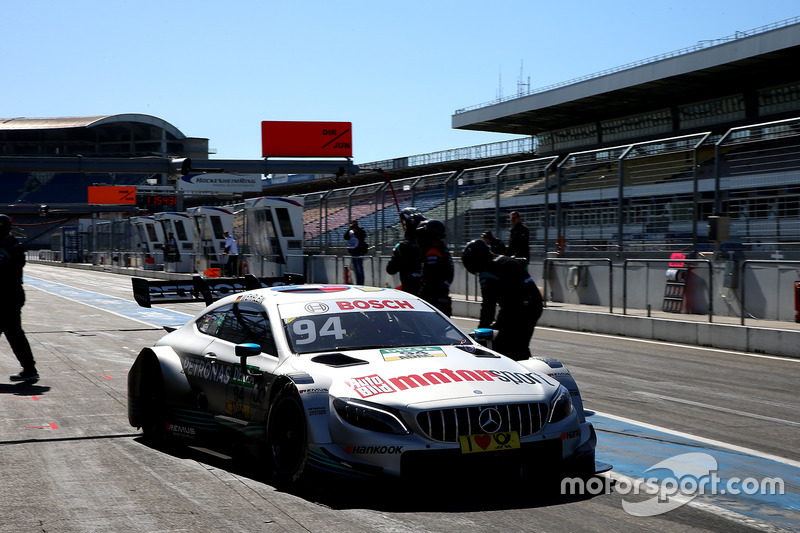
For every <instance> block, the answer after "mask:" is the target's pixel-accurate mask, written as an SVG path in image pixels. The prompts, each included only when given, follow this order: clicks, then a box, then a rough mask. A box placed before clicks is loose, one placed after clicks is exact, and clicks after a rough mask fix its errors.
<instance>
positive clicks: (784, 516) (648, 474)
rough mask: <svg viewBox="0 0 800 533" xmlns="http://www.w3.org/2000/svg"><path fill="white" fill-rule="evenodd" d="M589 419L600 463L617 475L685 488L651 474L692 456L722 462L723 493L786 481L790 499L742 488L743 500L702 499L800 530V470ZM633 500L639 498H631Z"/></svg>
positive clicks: (665, 475)
mask: <svg viewBox="0 0 800 533" xmlns="http://www.w3.org/2000/svg"><path fill="white" fill-rule="evenodd" d="M587 419H588V420H589V421H591V422H592V424H593V425H594V427H595V430H596V431H597V450H596V455H597V460H598V461H602V462H605V463H609V464H611V465H613V467H614V469H613V471H614V472H616V473H618V474H622V475H625V476H628V477H631V478H633V479H636V480H638V479H650V478H658V479H659V482H663V481H664V480H665V479H673V480H677V481H678V482H680V481H681V477H680V475H678V474H676V473H673V472H672V471H670V470H669V469H664V468H658V469H653V470H650V471H648V469H649V468H651V467H652V466H653V465H656V464H657V463H659V462H661V461H664V460H665V459H669V458H672V457H675V456H678V455H681V454H687V453H705V454H708V455H711V456H712V457H714V459H716V461H717V465H718V467H717V469H716V470H715V471H713V474H715V475H716V476H717V477H718V478H719V479H720V480H721V481H720V483H719V485H718V489H722V490H725V489H726V488H727V487H728V481H730V480H731V479H733V478H738V479H739V480H745V479H755V480H758V481H759V482H760V481H762V480H764V479H766V478H780V479H782V480H783V481H784V490H785V492H784V494H766V493H765V494H761V493H759V492H757V493H755V494H745V489H747V487H746V486H742V485H741V484H739V485H738V487H737V488H739V489H740V490H741V493H740V494H730V493H726V494H721V493H719V491H717V494H714V495H709V494H703V493H702V491H698V492H699V493H700V494H701V496H699V497H698V498H697V499H698V501H702V502H708V503H712V504H713V505H715V506H717V507H721V508H723V509H726V510H728V511H731V512H734V513H736V514H739V515H743V516H746V517H750V518H754V519H757V520H759V521H761V522H763V523H767V524H770V525H775V526H778V527H782V528H786V529H787V530H789V531H795V530H796V529H797V525H798V524H799V523H800V468H798V467H796V466H793V465H790V464H785V463H781V462H778V461H773V460H771V459H767V458H763V457H757V456H753V455H748V454H747V453H745V452H742V451H735V450H729V449H725V448H723V447H719V446H714V445H712V444H709V443H705V442H702V441H697V440H692V439H690V438H687V437H683V436H679V435H674V434H672V433H668V432H662V431H657V430H655V429H650V428H645V427H642V426H637V425H633V424H630V423H626V422H622V421H619V420H615V419H613V418H609V417H605V416H602V415H600V414H593V415H591V416H589V417H587ZM765 437H767V435H766V434H765ZM767 438H768V437H767ZM734 486H736V485H734ZM706 492H708V491H706ZM747 492H750V491H749V490H748V491H747ZM765 492H767V491H765ZM628 499H631V500H633V499H635V498H633V497H631V496H629V497H628ZM639 499H642V498H641V497H639Z"/></svg>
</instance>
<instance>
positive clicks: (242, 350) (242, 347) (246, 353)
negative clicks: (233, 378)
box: [234, 342, 263, 377]
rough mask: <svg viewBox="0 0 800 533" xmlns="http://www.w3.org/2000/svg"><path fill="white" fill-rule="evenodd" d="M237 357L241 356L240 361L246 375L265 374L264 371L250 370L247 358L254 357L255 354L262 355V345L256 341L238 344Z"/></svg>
mask: <svg viewBox="0 0 800 533" xmlns="http://www.w3.org/2000/svg"><path fill="white" fill-rule="evenodd" d="M234 350H235V353H236V357H238V358H239V361H240V362H241V365H242V373H243V374H244V375H246V376H252V377H261V376H262V375H263V373H262V372H259V371H255V372H254V371H253V370H250V369H249V368H248V366H247V358H248V357H252V356H254V355H261V346H260V345H258V344H256V343H254V342H245V343H243V344H237V345H236V348H234Z"/></svg>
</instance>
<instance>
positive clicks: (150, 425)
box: [139, 362, 167, 445]
mask: <svg viewBox="0 0 800 533" xmlns="http://www.w3.org/2000/svg"><path fill="white" fill-rule="evenodd" d="M154 366H155V367H154ZM148 367H149V368H145V369H144V372H143V375H142V383H141V389H140V396H139V403H140V405H141V411H140V412H141V418H140V421H141V424H142V435H143V437H144V439H145V440H146V441H147V442H149V443H150V444H153V445H162V444H164V442H165V441H166V437H167V430H166V419H165V418H164V409H165V408H166V406H165V405H164V397H165V395H164V382H163V379H162V377H161V369H160V368H158V363H157V362H156V364H155V365H148Z"/></svg>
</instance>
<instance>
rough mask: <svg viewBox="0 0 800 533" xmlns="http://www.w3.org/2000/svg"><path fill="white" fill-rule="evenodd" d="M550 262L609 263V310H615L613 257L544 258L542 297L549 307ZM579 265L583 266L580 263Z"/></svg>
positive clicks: (610, 311) (611, 311)
mask: <svg viewBox="0 0 800 533" xmlns="http://www.w3.org/2000/svg"><path fill="white" fill-rule="evenodd" d="M550 263H607V264H608V312H609V313H613V312H614V298H613V297H614V264H613V262H612V261H611V259H608V258H597V257H593V258H574V257H572V258H569V259H566V258H564V259H558V258H556V259H551V258H549V257H548V258H546V259H545V260H544V266H543V268H544V276H543V278H544V281H543V282H542V290H543V291H544V297H543V298H542V299H543V301H544V305H545V307H547V278H548V277H549V276H548V273H549V270H548V268H550V267H549V265H550ZM578 266H581V265H580V264H579V265H578Z"/></svg>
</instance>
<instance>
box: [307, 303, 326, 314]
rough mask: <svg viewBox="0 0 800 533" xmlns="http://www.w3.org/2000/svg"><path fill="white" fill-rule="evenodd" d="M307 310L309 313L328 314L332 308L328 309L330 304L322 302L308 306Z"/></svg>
mask: <svg viewBox="0 0 800 533" xmlns="http://www.w3.org/2000/svg"><path fill="white" fill-rule="evenodd" d="M305 309H306V311H308V312H309V313H327V312H328V309H330V308H329V307H328V304H325V303H322V302H311V303H309V304H306V307H305Z"/></svg>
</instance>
